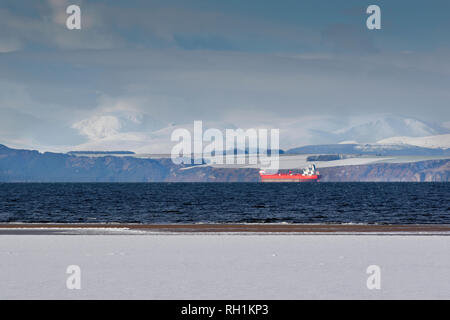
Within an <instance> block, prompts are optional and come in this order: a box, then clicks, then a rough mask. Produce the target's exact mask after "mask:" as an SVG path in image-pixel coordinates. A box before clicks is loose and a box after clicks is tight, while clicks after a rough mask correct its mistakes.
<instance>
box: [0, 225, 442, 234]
mask: <svg viewBox="0 0 450 320" xmlns="http://www.w3.org/2000/svg"><path fill="white" fill-rule="evenodd" d="M63 229H65V230H67V229H81V230H83V229H85V230H88V229H91V230H92V229H98V230H104V231H107V230H118V229H122V230H130V231H143V232H175V233H183V232H189V233H191V232H193V233H310V234H314V233H320V234H326V233H331V234H333V233H394V234H395V233H405V234H406V233H414V234H420V233H439V234H440V233H443V234H446V233H450V225H431V224H430V225H332V224H147V225H144V224H120V223H118V224H45V223H36V224H34V223H33V224H29V223H24V224H22V223H11V224H0V234H10V233H11V231H12V230H14V233H25V234H30V233H34V234H38V233H41V232H42V230H46V231H47V232H48V233H52V231H53V232H57V231H58V230H63Z"/></svg>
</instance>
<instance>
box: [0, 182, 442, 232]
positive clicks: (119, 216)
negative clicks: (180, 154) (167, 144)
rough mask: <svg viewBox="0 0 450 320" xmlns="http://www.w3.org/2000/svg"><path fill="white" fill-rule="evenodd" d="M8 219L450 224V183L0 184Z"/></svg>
mask: <svg viewBox="0 0 450 320" xmlns="http://www.w3.org/2000/svg"><path fill="white" fill-rule="evenodd" d="M0 222H58V223H61V222H63V223H75V222H78V223H79V222H87V223H100V222H128V223H196V222H207V223H211V222H215V223H231V222H235V223H239V222H250V223H252V222H253V223H261V222H270V223H279V222H288V223H380V224H384V223H388V224H416V223H426V224H430V223H439V224H444V223H446V224H450V183H273V184H261V183H142V184H119V183H115V184H113V183H110V184H108V183H104V184H103V183H100V184H95V183H92V184H89V183H78V184H77V183H67V184H64V183H54V184H52V183H48V184H39V183H36V184H33V183H30V184H0Z"/></svg>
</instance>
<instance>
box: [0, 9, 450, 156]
mask: <svg viewBox="0 0 450 320" xmlns="http://www.w3.org/2000/svg"><path fill="white" fill-rule="evenodd" d="M71 4H76V5H79V6H80V8H81V30H68V29H67V27H66V19H67V18H68V16H69V15H68V14H66V8H67V7H68V6H69V5H71ZM372 4H376V5H378V6H379V7H380V8H381V30H369V29H368V28H367V27H366V19H367V18H368V16H369V15H368V14H367V13H366V8H367V7H368V6H369V5H372ZM449 12H450V3H449V2H448V1H445V0H444V1H440V0H436V1H433V2H432V4H431V3H430V4H429V3H426V2H423V1H416V0H410V1H400V0H399V1H375V0H374V1H364V0H363V1H362V0H346V1H335V0H316V1H297V0H281V1H262V0H259V1H253V0H239V1H237V0H226V1H225V0H222V1H217V0H202V1H201V0H195V1H194V0H180V1H169V0H164V1H137V0H134V1H133V0H131V1H107V0H105V1H103V0H90V1H87V0H84V1H75V0H45V1H44V0H42V1H38V0H36V1H25V0H1V2H0V144H5V145H7V146H10V147H19V148H27V149H38V150H41V151H69V150H112V149H114V150H132V151H136V152H139V153H164V152H168V151H170V148H171V146H172V145H173V143H172V142H171V141H170V134H171V132H173V130H174V129H176V128H187V129H190V128H192V125H193V121H194V120H202V121H203V123H204V127H205V129H206V128H218V129H221V130H225V129H226V128H231V129H233V128H244V129H245V128H269V129H270V128H278V129H280V146H281V147H282V148H290V147H297V146H301V145H306V144H321V143H339V142H343V141H356V142H360V143H369V142H370V143H372V142H376V141H378V140H381V139H385V138H390V137H393V136H416V137H417V136H428V135H437V134H446V133H450V108H449V107H450V105H449V104H450V33H449V31H450V19H449V18H448V15H449Z"/></svg>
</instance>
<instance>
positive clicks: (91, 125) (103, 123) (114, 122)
mask: <svg viewBox="0 0 450 320" xmlns="http://www.w3.org/2000/svg"><path fill="white" fill-rule="evenodd" d="M72 127H73V128H75V129H78V130H79V132H80V134H82V135H84V136H86V137H88V138H89V139H90V140H99V139H106V138H110V137H112V136H115V135H117V133H118V132H119V130H120V128H121V124H120V121H119V119H117V118H116V117H114V116H109V115H105V116H94V117H92V118H89V119H85V120H81V121H79V122H76V123H75V124H73V126H72Z"/></svg>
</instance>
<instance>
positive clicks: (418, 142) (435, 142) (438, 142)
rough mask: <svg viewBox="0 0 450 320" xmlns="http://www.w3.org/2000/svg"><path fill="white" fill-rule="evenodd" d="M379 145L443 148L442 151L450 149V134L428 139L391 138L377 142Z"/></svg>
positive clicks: (428, 137)
mask: <svg viewBox="0 0 450 320" xmlns="http://www.w3.org/2000/svg"><path fill="white" fill-rule="evenodd" d="M377 143H378V144H386V145H393V144H401V145H405V144H407V145H411V146H417V147H422V148H433V149H437V148H441V149H449V148H450V134H440V135H434V136H426V137H391V138H387V139H383V140H379V141H377Z"/></svg>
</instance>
